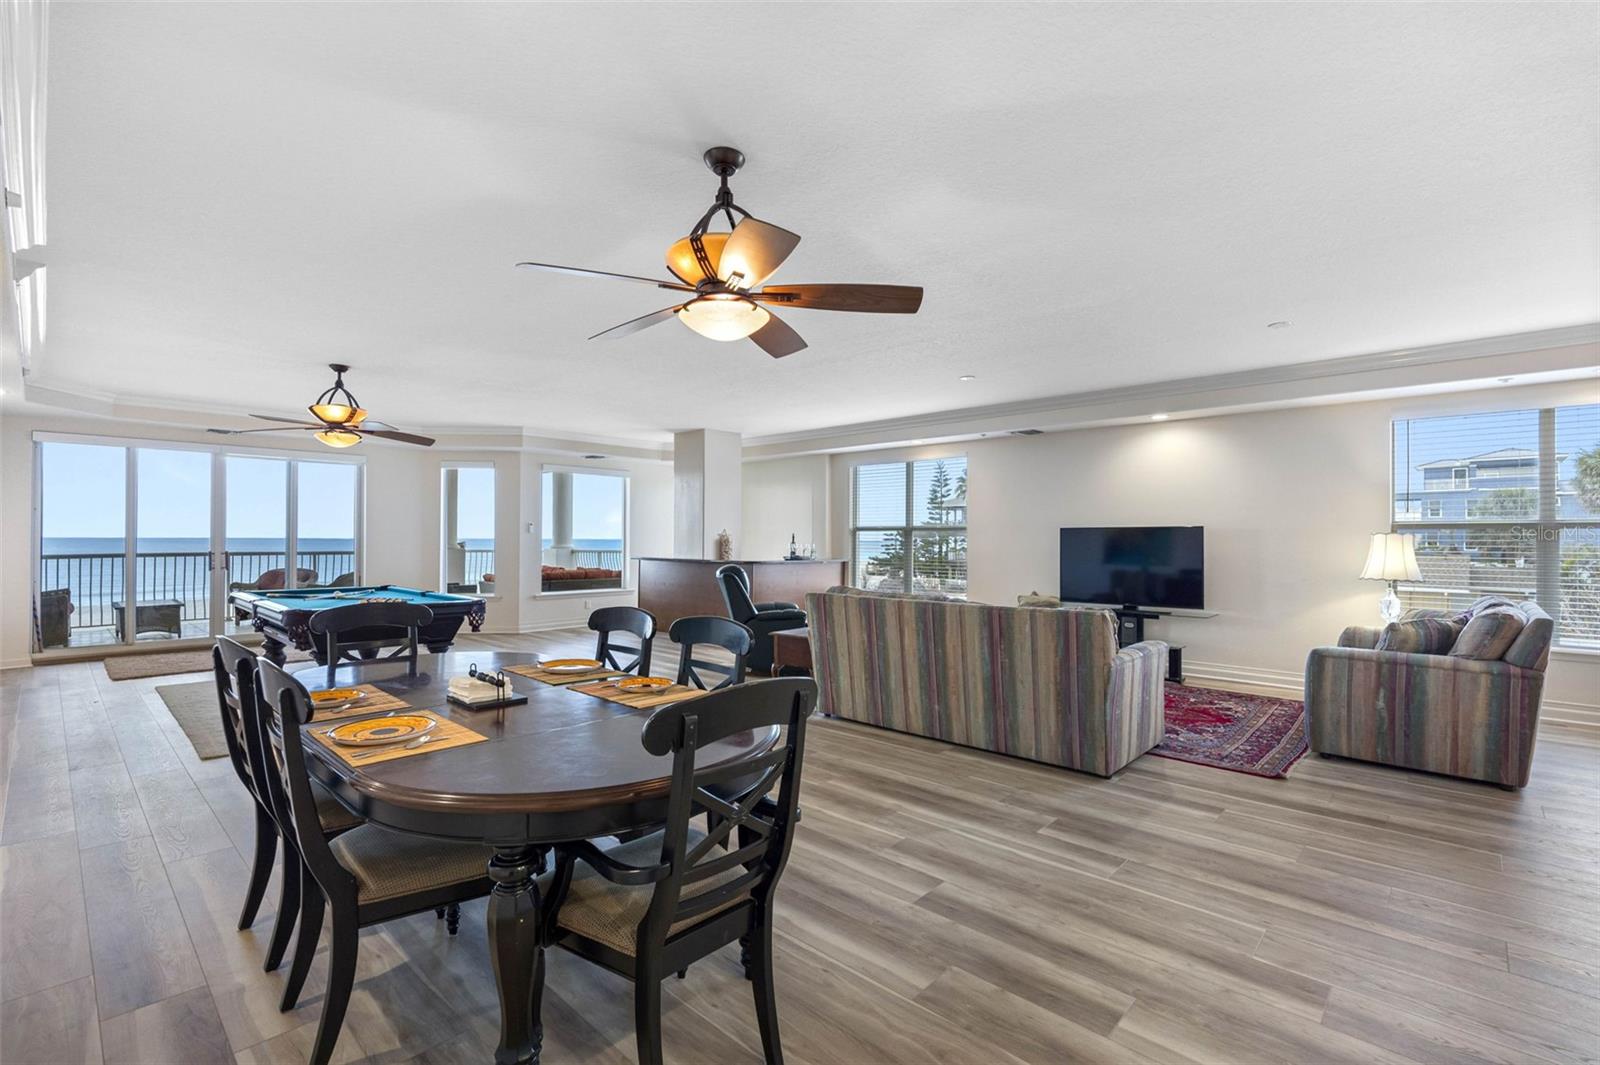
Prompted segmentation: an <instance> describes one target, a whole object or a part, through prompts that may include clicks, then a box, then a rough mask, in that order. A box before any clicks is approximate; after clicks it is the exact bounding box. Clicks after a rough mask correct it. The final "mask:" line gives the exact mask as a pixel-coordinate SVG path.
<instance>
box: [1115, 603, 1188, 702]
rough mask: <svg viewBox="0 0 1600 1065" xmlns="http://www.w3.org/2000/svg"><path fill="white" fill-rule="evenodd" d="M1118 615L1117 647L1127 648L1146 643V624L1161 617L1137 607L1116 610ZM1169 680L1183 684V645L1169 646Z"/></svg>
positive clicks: (1173, 644) (1174, 644)
mask: <svg viewBox="0 0 1600 1065" xmlns="http://www.w3.org/2000/svg"><path fill="white" fill-rule="evenodd" d="M1116 615H1117V646H1118V647H1127V646H1128V645H1129V644H1135V643H1143V642H1144V623H1145V622H1147V621H1154V620H1155V619H1156V618H1159V617H1161V615H1160V614H1157V613H1155V612H1153V611H1150V610H1141V609H1139V608H1138V607H1136V606H1124V607H1118V608H1116ZM1167 679H1168V680H1170V681H1172V683H1174V684H1182V683H1183V645H1182V644H1176V643H1172V644H1168V645H1167Z"/></svg>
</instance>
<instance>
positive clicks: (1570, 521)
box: [1393, 404, 1600, 648]
mask: <svg viewBox="0 0 1600 1065" xmlns="http://www.w3.org/2000/svg"><path fill="white" fill-rule="evenodd" d="M1393 503H1394V509H1393V515H1394V517H1393V528H1394V529H1395V531H1397V532H1409V533H1413V534H1415V535H1416V538H1417V562H1418V565H1419V567H1420V568H1421V570H1422V580H1420V581H1416V582H1411V583H1408V584H1402V585H1401V587H1400V595H1401V598H1402V599H1403V600H1404V601H1405V602H1406V605H1407V606H1414V607H1432V608H1437V609H1446V610H1454V609H1460V608H1462V607H1465V606H1466V605H1468V604H1469V603H1471V602H1472V601H1473V600H1475V599H1477V598H1478V597H1480V596H1483V595H1490V594H1498V595H1505V596H1509V597H1512V598H1516V599H1533V600H1537V601H1538V602H1539V604H1540V605H1541V606H1543V607H1544V609H1545V610H1547V611H1548V612H1549V613H1550V615H1551V616H1552V617H1553V618H1555V619H1556V643H1557V644H1558V645H1563V646H1569V647H1590V648H1594V647H1600V404H1584V405H1580V406H1571V407H1552V408H1544V409H1536V410H1511V411H1494V412H1489V413H1482V414H1461V415H1446V416H1441V417H1433V418H1410V419H1403V420H1397V421H1396V422H1395V423H1394V501H1393Z"/></svg>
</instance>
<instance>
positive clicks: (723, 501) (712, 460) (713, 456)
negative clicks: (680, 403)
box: [672, 429, 744, 558]
mask: <svg viewBox="0 0 1600 1065" xmlns="http://www.w3.org/2000/svg"><path fill="white" fill-rule="evenodd" d="M743 448H744V445H743V442H742V441H741V440H740V439H739V434H738V433H729V432H723V431H721V430H718V429H694V430H691V431H689V432H683V433H677V434H674V436H673V438H672V488H673V499H672V548H673V554H675V555H677V556H678V557H679V558H715V557H716V540H717V534H718V533H720V532H721V531H722V530H724V529H726V530H728V535H729V536H730V537H732V538H733V550H734V553H735V554H736V555H737V554H738V552H739V551H740V549H741V548H742V547H743V546H744V545H743V543H742V533H743V526H742V520H743V506H744V503H743V491H744V489H743V480H742V478H743V476H744V468H743V463H744V450H743Z"/></svg>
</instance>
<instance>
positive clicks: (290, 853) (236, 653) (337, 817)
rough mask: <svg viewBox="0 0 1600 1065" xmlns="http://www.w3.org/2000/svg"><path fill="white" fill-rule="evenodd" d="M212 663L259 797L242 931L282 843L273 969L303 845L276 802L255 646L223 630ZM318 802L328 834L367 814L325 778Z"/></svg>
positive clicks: (225, 717)
mask: <svg viewBox="0 0 1600 1065" xmlns="http://www.w3.org/2000/svg"><path fill="white" fill-rule="evenodd" d="M211 668H212V672H213V673H214V674H215V676H216V681H217V702H218V703H219V705H220V708H221V710H222V735H223V739H224V740H225V741H226V742H227V745H228V758H229V759H230V760H231V761H232V762H233V768H234V771H235V772H237V773H238V774H239V779H240V780H241V781H242V782H243V783H244V786H245V788H246V790H248V791H249V792H250V797H251V798H252V799H254V800H255V813H256V844H255V858H254V860H253V861H252V863H251V867H250V881H249V884H248V885H247V886H246V888H245V899H244V909H242V910H241V911H240V913H239V930H240V931H243V930H244V929H246V928H249V927H250V926H251V925H252V924H254V923H255V919H256V913H257V911H258V910H259V908H260V906H261V898H262V896H263V895H264V894H265V893H266V889H267V881H268V880H269V879H270V878H271V877H272V863H273V852H274V851H275V850H278V849H281V850H282V852H283V877H282V880H281V881H280V883H279V897H278V913H277V916H276V917H275V918H274V919H273V926H272V937H271V939H269V940H268V941H267V955H266V958H265V960H264V961H263V964H262V968H264V969H265V970H266V971H267V972H272V971H273V970H274V969H276V968H277V967H278V966H279V965H280V964H282V962H283V955H284V951H286V950H287V949H288V947H289V935H290V933H291V932H293V931H294V924H295V916H296V914H297V913H298V912H299V909H300V879H301V874H300V856H299V850H298V848H297V847H296V846H295V841H294V833H293V831H289V830H285V829H284V828H283V827H282V826H285V825H287V824H288V823H289V822H288V820H287V818H286V816H285V815H284V814H283V813H281V812H279V810H278V809H277V807H276V805H275V798H274V795H273V786H274V785H275V784H276V783H277V773H276V772H275V771H274V768H275V767H274V766H272V765H271V764H269V763H268V761H267V755H266V747H265V746H264V745H263V739H262V735H261V709H260V704H259V703H258V702H257V701H256V655H255V652H254V651H253V650H251V649H250V648H248V647H246V646H245V645H244V644H242V643H239V642H237V641H235V640H230V639H229V638H228V637H226V636H219V637H217V641H216V645H215V646H214V647H212V649H211ZM312 802H313V804H314V805H315V806H316V809H317V820H318V823H319V824H321V826H322V834H323V835H324V836H337V835H338V834H339V833H341V832H346V831H349V830H350V829H352V828H354V827H356V826H357V825H359V824H361V818H359V817H357V816H356V815H355V814H353V813H351V812H350V811H349V810H346V809H345V808H344V806H343V805H341V804H340V803H339V801H338V800H337V799H335V798H334V797H333V796H332V795H330V794H329V793H328V790H327V789H326V788H324V787H322V785H320V784H318V785H315V786H314V787H313V788H312Z"/></svg>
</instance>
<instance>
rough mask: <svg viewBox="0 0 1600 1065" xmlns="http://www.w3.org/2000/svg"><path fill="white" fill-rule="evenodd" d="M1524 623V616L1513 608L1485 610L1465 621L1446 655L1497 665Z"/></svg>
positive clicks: (1490, 608)
mask: <svg viewBox="0 0 1600 1065" xmlns="http://www.w3.org/2000/svg"><path fill="white" fill-rule="evenodd" d="M1527 623H1528V619H1527V617H1526V615H1524V614H1523V613H1522V611H1520V610H1518V609H1517V608H1516V607H1514V606H1491V607H1486V608H1484V609H1482V610H1480V611H1478V612H1477V613H1476V614H1474V615H1473V616H1472V620H1471V621H1469V622H1467V625H1466V628H1464V629H1462V630H1461V635H1460V636H1458V637H1456V644H1455V646H1454V647H1452V648H1450V655H1451V657H1453V658H1475V659H1478V660H1479V661H1483V662H1497V661H1499V660H1500V659H1502V658H1504V657H1505V655H1506V652H1507V651H1509V650H1510V649H1511V645H1512V644H1513V643H1515V642H1516V640H1517V635H1518V634H1519V633H1521V632H1522V627H1523V626H1524V625H1526V624H1527Z"/></svg>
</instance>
